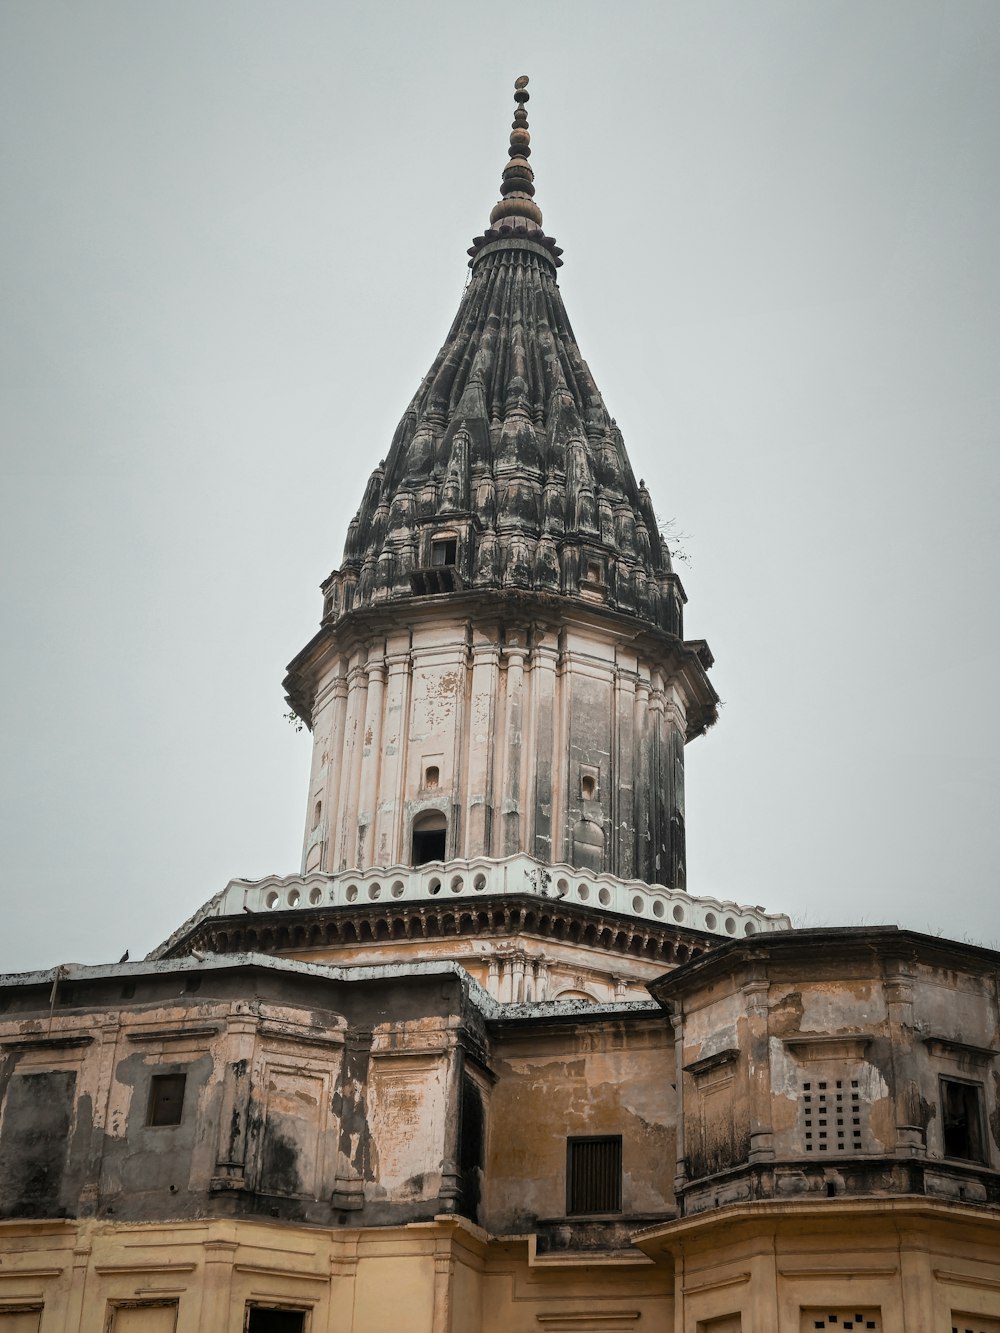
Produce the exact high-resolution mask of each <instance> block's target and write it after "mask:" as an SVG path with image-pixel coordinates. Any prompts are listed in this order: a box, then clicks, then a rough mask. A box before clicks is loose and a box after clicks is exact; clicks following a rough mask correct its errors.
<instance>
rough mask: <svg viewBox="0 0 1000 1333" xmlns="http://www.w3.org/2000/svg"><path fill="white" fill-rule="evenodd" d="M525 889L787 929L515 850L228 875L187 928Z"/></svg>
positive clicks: (707, 926)
mask: <svg viewBox="0 0 1000 1333" xmlns="http://www.w3.org/2000/svg"><path fill="white" fill-rule="evenodd" d="M513 894H529V895H532V896H534V897H539V898H551V899H554V900H560V899H561V900H563V901H564V902H567V903H572V904H574V905H577V906H584V907H587V908H591V909H596V910H598V911H607V912H614V913H617V914H618V915H619V916H626V917H633V918H641V919H643V920H649V921H654V922H663V923H664V924H674V925H677V926H685V927H688V928H690V929H692V930H699V931H707V932H708V933H709V934H713V935H721V936H722V937H723V938H727V937H735V936H741V935H756V934H757V933H758V932H766V931H775V930H788V929H789V928H790V926H791V922H790V920H789V918H788V917H787V916H784V915H782V914H780V913H775V912H765V911H763V910H762V909H760V908H758V907H747V906H743V905H740V904H738V903H735V902H725V901H721V900H719V899H718V898H696V897H693V896H692V895H691V894H688V893H684V892H682V891H681V890H679V889H668V888H664V887H663V886H662V885H659V884H646V883H643V882H642V881H640V880H623V879H618V878H617V877H616V876H614V875H608V874H597V875H591V874H588V873H587V872H585V871H581V870H576V869H573V868H572V867H571V866H566V865H554V866H550V865H545V864H543V863H542V862H540V861H536V860H535V859H534V857H531V856H526V855H523V854H518V855H515V856H508V857H506V858H504V859H503V860H493V859H491V858H488V857H477V858H476V859H474V860H471V861H445V862H431V863H429V864H427V865H422V866H389V867H386V868H377V867H376V868H371V869H368V870H343V871H340V872H339V873H338V874H335V875H326V874H319V873H312V874H308V875H285V876H282V877H279V876H274V875H272V876H269V877H268V878H266V879H260V880H245V879H234V880H231V881H230V883H229V884H228V885H227V886H226V888H225V889H224V890H223V891H222V893H221V894H218V895H217V896H216V897H215V898H213V899H212V901H211V902H210V903H207V904H206V905H205V907H204V908H202V910H201V912H199V913H197V914H196V915H195V917H193V918H192V919H191V921H190V922H187V923H185V929H187V928H190V927H191V926H193V925H195V924H196V923H197V922H198V921H199V920H204V919H205V918H206V917H214V916H235V915H238V914H240V913H243V912H292V911H302V910H309V909H310V908H312V909H315V908H319V907H340V906H350V905H352V904H356V905H358V906H369V905H374V904H376V903H385V904H393V903H413V902H433V901H434V900H435V899H437V900H448V899H457V898H473V899H480V898H496V897H503V896H510V895H513Z"/></svg>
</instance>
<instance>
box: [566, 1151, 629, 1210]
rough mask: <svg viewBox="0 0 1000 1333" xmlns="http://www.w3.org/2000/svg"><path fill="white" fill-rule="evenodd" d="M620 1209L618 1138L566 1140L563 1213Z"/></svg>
mask: <svg viewBox="0 0 1000 1333" xmlns="http://www.w3.org/2000/svg"><path fill="white" fill-rule="evenodd" d="M621 1210H622V1140H621V1135H620V1134H615V1135H608V1136H606V1137H603V1138H585V1139H584V1138H580V1139H577V1138H573V1139H567V1140H566V1212H567V1213H620V1212H621Z"/></svg>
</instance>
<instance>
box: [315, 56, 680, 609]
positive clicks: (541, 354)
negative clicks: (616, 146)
mask: <svg viewBox="0 0 1000 1333" xmlns="http://www.w3.org/2000/svg"><path fill="white" fill-rule="evenodd" d="M519 83H520V81H519ZM515 100H516V101H517V102H518V103H519V105H518V109H517V111H516V112H515V119H514V129H513V133H512V134H511V148H510V155H511V160H510V162H509V163H508V165H507V167H506V168H505V170H504V173H503V176H504V178H503V183H502V185H501V193H502V195H503V198H502V199H501V201H500V203H498V204H497V205H496V207H495V208H494V210H493V213H492V214H491V218H490V222H491V225H490V228H489V230H487V231H486V233H485V234H484V235H483V236H478V237H477V238H476V240H475V242H474V243H473V246H472V249H471V250H470V254H471V255H472V260H471V266H472V275H471V279H470V282H469V285H468V286H467V288H466V290H465V293H464V295H463V298H462V303H461V305H460V307H459V310H458V314H457V315H456V316H455V321H454V323H453V324H452V327H451V330H450V331H449V333H448V337H447V339H446V340H445V343H444V346H443V347H442V348H441V350H440V352H439V353H438V355H437V357H436V358H435V360H434V364H433V365H432V366H431V368H430V370H429V372H428V373H427V375H426V376H425V377H424V379H423V381H422V383H421V385H420V387H419V389H418V390H417V392H416V394H415V396H414V398H413V401H412V402H411V403H410V405H409V407H408V408H407V409H406V412H405V413H404V415H403V419H402V421H401V422H400V423H399V426H398V428H397V430H396V433H395V436H394V438H393V441H392V447H391V448H390V450H389V453H388V456H387V457H386V458H385V459H384V460H383V461H382V462H381V463H380V464H379V466H378V467H377V468H376V469H375V471H374V472H373V473H372V474H371V477H370V478H369V481H368V485H367V487H366V489H365V494H364V498H363V500H362V502H361V507H360V508H359V510H358V512H357V514H356V515H355V517H354V519H353V520H352V521H351V524H350V526H349V528H348V532H347V540H346V544H345V547H344V559H343V564H342V567H341V568H340V569H339V570H336V571H335V572H334V573H333V574H332V575H331V576H330V579H329V580H328V582H327V584H326V585H325V589H324V590H325V593H326V615H327V617H332V618H333V619H339V617H340V616H342V615H344V614H345V613H347V612H349V611H351V610H353V609H355V608H358V607H364V606H370V605H372V604H376V603H381V602H387V601H389V602H391V601H396V600H397V599H400V598H411V597H414V596H425V595H440V594H442V593H449V592H451V593H454V592H461V591H465V590H469V589H487V588H512V589H523V590H533V591H535V592H538V593H545V594H551V595H556V596H561V597H573V598H581V599H583V600H586V601H589V602H592V603H593V602H601V603H603V604H605V605H607V606H609V607H612V608H614V609H617V610H619V611H622V612H624V613H626V614H628V615H630V616H635V617H638V618H640V619H642V620H644V621H647V622H650V623H651V624H653V625H656V626H658V627H659V628H661V629H663V630H666V631H667V632H669V633H672V634H678V635H679V634H680V632H681V622H680V616H681V602H682V599H683V593H682V592H681V589H680V586H679V582H678V580H677V579H676V577H675V576H674V575H673V574H672V571H671V565H670V556H669V553H668V551H667V548H666V545H665V543H664V542H663V540H662V539H661V536H660V533H659V530H658V526H657V522H656V518H655V516H654V513H653V507H652V503H651V501H650V497H649V493H648V491H647V490H646V488H645V486H644V484H643V483H642V482H641V481H640V482H639V483H638V485H637V484H636V481H635V477H634V475H633V473H632V468H631V466H630V464H629V461H628V457H627V455H626V453H625V445H624V442H623V440H622V436H621V432H620V431H619V429H618V427H617V425H616V424H615V421H614V419H613V418H612V417H611V416H610V415H609V414H608V411H607V409H606V407H605V405H604V401H603V399H602V398H601V394H600V391H599V389H598V388H597V385H596V384H595V382H594V379H593V376H592V375H591V373H590V370H589V368H588V366H587V363H586V361H584V359H583V357H582V356H581V354H580V349H579V347H578V346H577V342H576V338H575V336H574V334H573V329H572V326H571V325H570V322H569V318H568V316H567V314H566V310H565V307H564V305H563V301H562V296H561V294H560V291H559V287H558V284H557V282H556V267H557V265H559V264H560V262H561V261H560V260H559V257H558V256H559V254H560V253H561V251H560V250H559V247H558V246H557V245H556V244H555V242H554V241H553V240H552V238H551V237H549V236H546V234H545V233H544V232H543V231H542V228H541V220H542V215H541V211H540V210H539V208H538V206H537V204H535V202H534V200H533V198H532V197H531V196H532V195H533V194H534V185H533V183H532V173H531V168H530V167H529V166H528V164H527V154H528V153H529V152H530V148H529V147H528V137H529V136H528V132H527V117H526V114H525V111H524V102H525V101H527V92H526V91H525V90H524V88H523V84H522V85H521V86H520V87H519V88H518V90H517V91H516V92H515Z"/></svg>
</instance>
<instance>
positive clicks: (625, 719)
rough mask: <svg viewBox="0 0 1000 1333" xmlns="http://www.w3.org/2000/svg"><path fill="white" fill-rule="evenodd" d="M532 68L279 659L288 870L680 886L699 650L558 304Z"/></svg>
mask: <svg viewBox="0 0 1000 1333" xmlns="http://www.w3.org/2000/svg"><path fill="white" fill-rule="evenodd" d="M526 84H527V79H526V78H520V79H518V80H517V83H516V85H515V91H514V100H515V105H516V110H515V112H514V120H513V126H512V130H511V134H510V149H509V160H508V163H507V165H506V166H505V168H504V170H503V178H502V183H501V186H500V193H501V198H500V201H499V202H498V203H497V204H496V206H495V207H494V208H493V211H492V212H491V214H490V226H489V228H488V229H487V230H486V231H485V232H484V233H483V235H481V236H477V237H476V238H475V241H474V242H473V244H472V247H471V249H470V250H469V255H470V260H469V263H470V267H471V270H472V273H471V278H470V281H469V284H468V287H467V288H466V291H465V293H464V296H463V298H462V302H461V305H460V307H459V310H458V314H457V315H456V317H455V321H454V323H453V325H452V327H451V329H450V331H449V333H448V336H447V338H446V340H445V343H444V346H443V347H442V348H441V350H440V352H439V353H438V355H437V357H436V358H435V360H434V363H433V365H432V366H431V368H430V370H429V371H428V373H427V375H426V376H425V377H424V379H423V381H422V383H421V385H420V387H419V389H418V390H417V393H416V394H415V396H414V398H413V401H412V402H411V403H410V405H409V406H408V407H407V409H406V411H405V413H404V414H403V418H402V420H401V422H400V424H399V427H398V429H397V431H396V434H395V437H394V438H393V441H392V445H391V447H390V449H389V451H388V454H387V456H386V458H385V459H384V460H383V461H382V462H380V463H379V465H378V466H377V467H376V468H375V470H374V471H373V472H372V474H371V477H370V479H369V481H368V485H367V487H366V489H365V493H364V497H363V499H362V502H361V506H360V508H359V509H358V512H357V514H356V516H355V517H354V519H353V520H352V522H351V524H350V527H349V529H348V533H347V540H346V544H345V548H344V557H343V561H342V563H341V566H340V568H339V569H336V570H334V571H333V573H331V575H330V576H329V578H328V579H327V580H326V582H325V583H324V585H323V595H324V604H323V621H322V627H321V629H320V632H319V634H318V635H317V636H316V637H315V638H314V639H313V640H312V641H311V643H309V645H308V646H307V647H306V648H305V649H304V650H303V651H302V652H301V653H300V654H299V655H298V656H297V657H296V659H295V660H294V662H292V664H291V666H290V668H289V674H288V678H287V681H286V688H287V691H288V698H289V701H290V703H291V705H292V707H293V708H294V709H295V711H296V712H297V713H298V714H299V715H300V716H301V717H302V718H303V720H304V721H305V722H306V723H307V725H308V726H309V728H310V729H311V731H312V733H313V746H314V752H313V764H312V776H311V780H310V792H309V802H308V817H307V821H306V836H305V848H304V855H303V870H304V872H311V871H322V872H326V873H337V872H341V871H346V870H348V869H358V870H365V869H368V868H369V867H373V866H378V867H388V866H393V865H416V864H422V863H426V862H429V861H442V862H447V861H451V860H453V859H456V858H461V859H465V860H468V859H471V858H475V857H488V858H503V857H507V856H511V855H513V854H516V853H527V854H529V855H531V856H533V857H536V858H537V859H538V860H539V861H540V862H542V863H544V864H552V863H561V864H566V865H568V866H571V867H575V868H578V869H585V870H588V871H590V872H591V873H599V872H602V871H604V872H608V873H610V874H612V875H615V876H619V877H622V878H624V879H639V880H643V881H645V882H647V883H650V884H653V883H655V884H662V885H665V886H668V887H670V888H675V889H683V888H684V887H685V882H686V881H685V850H684V746H685V744H686V742H687V741H689V740H691V739H692V738H693V737H695V736H697V735H699V734H700V733H701V732H702V731H704V730H705V728H706V727H708V726H710V725H711V723H712V722H713V721H714V720H715V717H716V709H717V703H718V700H717V696H716V694H715V692H714V690H713V689H712V686H711V684H710V683H709V680H708V676H707V668H708V667H709V666H710V665H711V662H712V658H711V654H710V652H709V650H708V647H707V645H706V644H705V643H703V642H701V641H695V642H690V641H685V640H684V637H683V606H684V601H685V597H684V590H683V588H682V586H681V582H680V579H679V578H678V576H677V574H676V573H675V572H674V570H673V568H672V566H671V561H670V555H669V552H668V550H667V548H666V545H665V543H664V541H663V539H662V537H661V534H660V532H659V531H658V527H657V522H656V518H655V516H654V511H653V505H652V501H651V499H650V496H649V493H648V491H647V490H646V488H645V485H644V483H643V482H642V481H639V482H638V483H636V480H635V477H634V475H633V472H632V468H631V466H630V464H629V460H628V456H627V455H626V452H625V446H624V442H623V440H622V436H621V432H620V431H619V429H618V427H617V425H616V424H615V420H614V418H613V417H611V416H610V415H609V413H608V411H607V408H606V407H605V405H604V401H603V399H602V397H601V394H600V391H599V389H598V387H597V385H596V383H595V381H594V378H593V376H592V375H591V373H590V369H589V367H588V366H587V363H586V362H585V361H584V359H583V357H582V356H581V354H580V350H579V348H578V346H577V342H576V338H575V336H574V334H573V330H572V327H571V325H570V322H569V319H568V317H567V315H566V310H565V307H564V305H563V300H562V294H561V292H560V289H559V285H558V282H557V271H558V269H559V268H560V267H561V264H562V260H561V258H560V256H561V253H562V252H561V250H560V248H559V247H558V246H557V245H556V243H555V241H554V240H553V239H552V237H551V236H548V235H546V233H545V232H544V231H543V229H542V213H541V210H540V209H539V207H538V205H537V204H536V203H535V201H534V193H535V186H534V179H533V172H532V169H531V166H530V165H529V161H528V158H529V155H530V152H531V147H530V134H529V131H528V118H527V111H526V103H527V101H528V92H527V87H526Z"/></svg>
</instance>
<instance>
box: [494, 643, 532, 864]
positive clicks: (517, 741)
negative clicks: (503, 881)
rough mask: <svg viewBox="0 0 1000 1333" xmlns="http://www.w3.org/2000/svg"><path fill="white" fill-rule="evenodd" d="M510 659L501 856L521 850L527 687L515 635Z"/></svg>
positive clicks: (509, 647)
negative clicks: (522, 736) (525, 688)
mask: <svg viewBox="0 0 1000 1333" xmlns="http://www.w3.org/2000/svg"><path fill="white" fill-rule="evenodd" d="M505 655H506V658H507V722H506V727H505V728H504V757H505V762H504V792H503V805H502V807H501V815H502V820H503V837H502V841H501V849H500V855H501V856H512V855H513V853H514V852H518V851H520V850H521V725H522V722H521V712H522V695H523V685H524V659H525V655H526V654H525V648H524V636H523V634H522V633H520V632H518V633H515V634H512V635H511V637H510V639H509V640H508V643H507V647H506V649H505Z"/></svg>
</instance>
